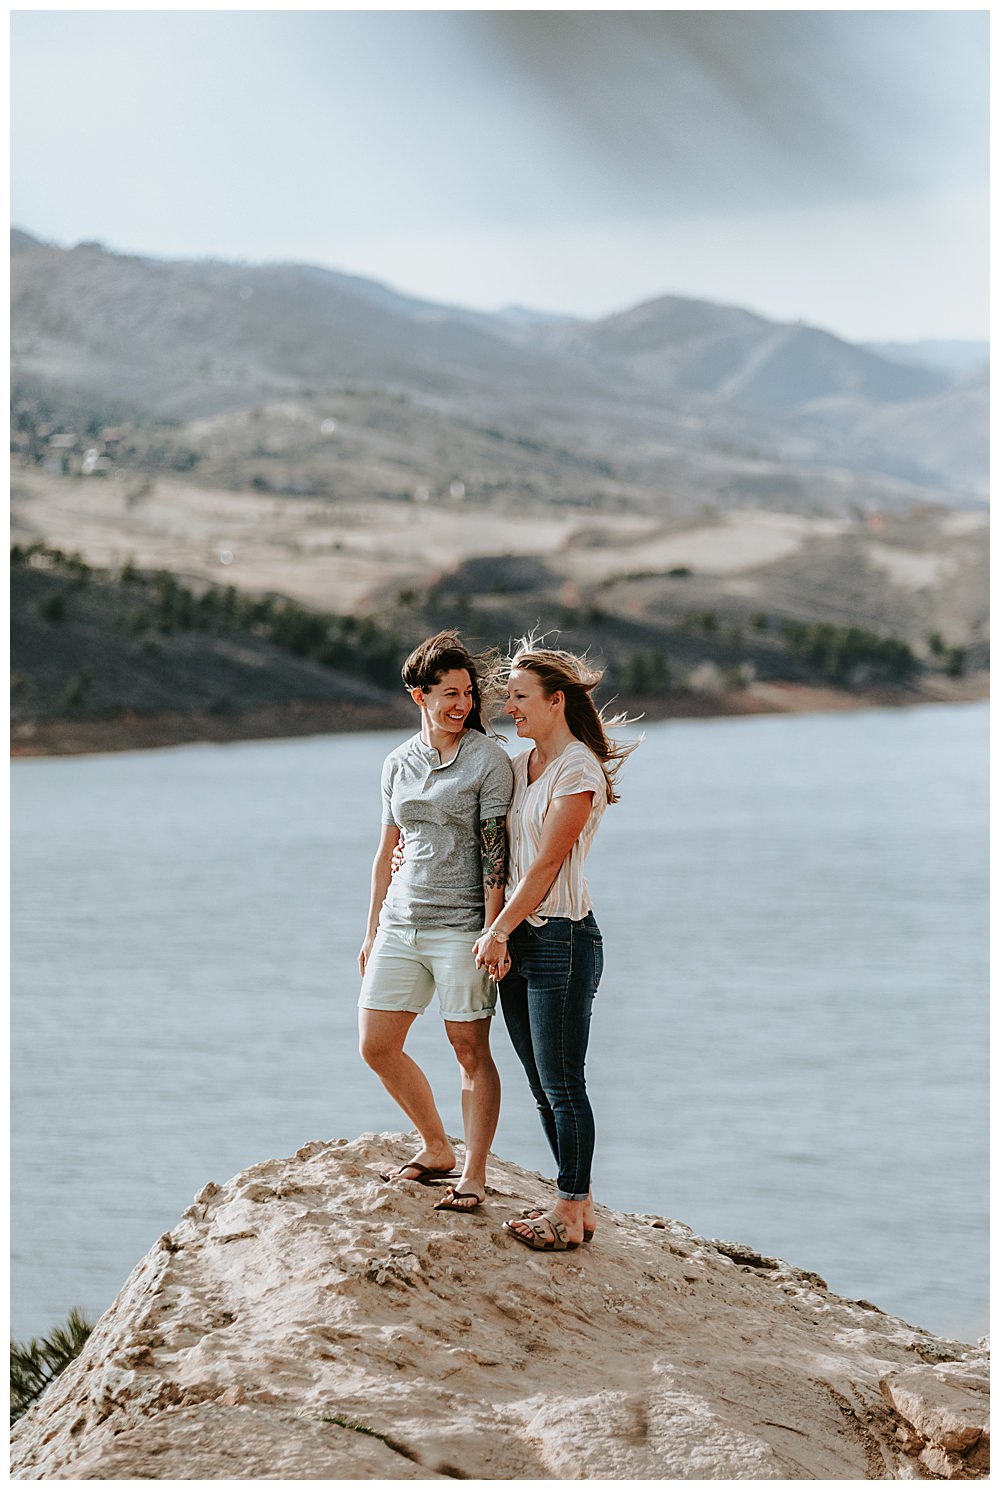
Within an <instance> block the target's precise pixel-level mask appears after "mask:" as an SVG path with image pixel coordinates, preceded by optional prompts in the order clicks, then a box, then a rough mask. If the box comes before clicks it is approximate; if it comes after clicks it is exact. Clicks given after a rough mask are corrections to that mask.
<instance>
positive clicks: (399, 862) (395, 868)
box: [391, 834, 403, 874]
mask: <svg viewBox="0 0 1000 1490" xmlns="http://www.w3.org/2000/svg"><path fill="white" fill-rule="evenodd" d="M391 864H392V873H393V874H398V873H399V871H400V870H401V869H402V867H403V835H402V834H400V835H399V842H398V843H397V844H396V847H395V848H394V849H393V851H392V860H391Z"/></svg>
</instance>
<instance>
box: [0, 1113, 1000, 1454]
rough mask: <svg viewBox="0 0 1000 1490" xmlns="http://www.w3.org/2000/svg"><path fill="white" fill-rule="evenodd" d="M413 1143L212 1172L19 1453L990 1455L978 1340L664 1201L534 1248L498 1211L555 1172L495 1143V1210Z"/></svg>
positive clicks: (18, 1435) (29, 1420) (24, 1434)
mask: <svg viewBox="0 0 1000 1490" xmlns="http://www.w3.org/2000/svg"><path fill="white" fill-rule="evenodd" d="M413 1151H414V1144H413V1140H412V1138H404V1137H402V1136H400V1135H398V1134H382V1135H374V1134H366V1135H363V1136H362V1137H361V1138H359V1139H357V1140H356V1141H354V1142H352V1143H348V1142H347V1141H346V1140H344V1139H340V1140H337V1141H336V1142H332V1143H318V1142H317V1143H311V1144H307V1145H306V1146H305V1147H304V1148H303V1149H300V1150H299V1152H298V1154H296V1155H295V1156H294V1157H293V1158H291V1159H281V1160H277V1159H276V1160H269V1161H267V1162H265V1163H263V1164H258V1165H255V1166H254V1167H253V1168H251V1169H248V1170H246V1171H244V1172H243V1173H242V1174H239V1175H237V1176H236V1177H235V1178H234V1179H232V1180H230V1181H229V1183H228V1184H226V1185H223V1186H221V1187H219V1186H217V1185H214V1184H209V1185H206V1186H205V1187H204V1189H203V1190H202V1191H201V1192H200V1193H199V1195H198V1196H197V1197H196V1199H195V1201H194V1203H193V1204H192V1205H191V1206H189V1207H188V1210H187V1211H186V1212H185V1215H184V1218H183V1219H182V1220H181V1221H180V1222H179V1223H178V1225H177V1226H176V1227H174V1228H173V1230H172V1231H171V1232H170V1233H168V1234H167V1235H166V1236H164V1237H163V1238H161V1240H160V1242H159V1243H158V1244H157V1246H156V1247H154V1248H153V1249H152V1250H151V1251H150V1253H149V1254H148V1255H147V1256H146V1257H145V1258H143V1260H142V1262H141V1263H140V1264H139V1265H138V1267H136V1269H135V1270H134V1271H133V1273H132V1274H131V1276H130V1277H129V1279H128V1280H127V1282H126V1283H125V1286H124V1287H123V1289H122V1291H121V1293H120V1294H119V1296H118V1298H117V1299H116V1300H115V1302H114V1304H113V1305H112V1306H111V1308H110V1309H109V1310H108V1311H107V1313H106V1314H105V1315H104V1316H103V1318H102V1319H101V1320H100V1322H99V1324H98V1326H97V1328H96V1329H95V1331H94V1333H93V1335H92V1336H91V1338H90V1340H89V1341H88V1343H87V1346H86V1348H85V1350H84V1351H83V1353H82V1354H81V1356H80V1357H79V1358H78V1359H77V1360H76V1361H75V1362H74V1363H73V1364H72V1365H71V1366H70V1367H68V1368H67V1370H66V1371H65V1372H64V1373H63V1375H62V1376H61V1377H60V1378H59V1379H58V1380H57V1381H56V1382H54V1383H53V1385H52V1386H51V1387H50V1388H49V1390H48V1391H47V1392H46V1394H45V1395H44V1397H43V1398H42V1399H41V1400H40V1402H39V1403H37V1404H36V1406H35V1407H34V1408H32V1409H31V1411H30V1412H28V1413H27V1414H26V1415H25V1417H24V1418H23V1419H22V1420H21V1422H20V1423H19V1424H18V1425H17V1427H16V1428H15V1431H14V1435H13V1439H14V1460H13V1474H14V1477H15V1478H21V1479H80V1480H87V1479H261V1478H268V1479H436V1478H448V1479H453V1478H471V1479H608V1480H617V1479H679V1480H684V1479H691V1480H699V1479H701V1480H714V1479H743V1480H751V1479H765V1480H766V1479H771V1480H776V1479H845V1480H850V1479H863V1478H885V1479H892V1478H928V1477H933V1476H934V1475H936V1474H942V1475H947V1476H948V1477H952V1476H954V1475H956V1474H960V1475H961V1476H962V1477H968V1478H974V1477H982V1476H984V1475H985V1467H984V1465H983V1463H982V1457H983V1449H984V1445H985V1442H986V1440H985V1438H984V1436H983V1433H982V1424H983V1422H984V1421H985V1419H984V1417H983V1408H984V1404H985V1397H984V1391H985V1383H986V1365H985V1352H984V1351H983V1349H982V1348H980V1347H976V1346H971V1345H962V1344H959V1343H956V1342H953V1341H942V1340H938V1339H936V1338H935V1337H933V1336H931V1335H928V1334H927V1333H926V1332H925V1331H922V1330H920V1329H917V1328H914V1327H913V1326H910V1325H907V1324H905V1323H903V1322H902V1321H901V1320H898V1319H893V1318H891V1317H889V1316H888V1315H885V1314H882V1313H880V1312H879V1311H878V1310H876V1309H874V1308H873V1306H871V1305H870V1304H866V1303H863V1302H852V1301H850V1300H846V1299H842V1298H838V1297H836V1296H835V1295H833V1294H831V1293H830V1292H829V1290H828V1289H827V1288H826V1285H825V1284H824V1283H823V1280H822V1279H821V1278H818V1277H817V1275H816V1274H814V1273H806V1272H803V1271H801V1270H800V1269H797V1268H793V1267H790V1266H789V1265H788V1264H786V1263H782V1262H780V1261H779V1260H777V1259H774V1258H760V1257H757V1256H756V1254H754V1253H753V1252H751V1251H750V1250H749V1249H747V1248H742V1247H740V1246H738V1245H737V1244H734V1243H730V1242H726V1243H719V1244H716V1243H713V1242H709V1241H706V1240H703V1239H702V1238H700V1237H697V1236H695V1235H693V1233H692V1232H691V1231H690V1230H689V1228H687V1227H686V1226H684V1225H682V1224H681V1223H680V1222H677V1221H671V1220H664V1219H662V1218H659V1217H653V1216H644V1215H623V1214H620V1213H618V1212H614V1211H610V1210H606V1209H604V1208H599V1223H598V1231H597V1237H596V1239H595V1240H594V1242H593V1243H591V1244H590V1245H587V1246H583V1247H580V1248H578V1249H577V1250H576V1251H573V1252H567V1253H553V1254H546V1253H540V1254H536V1253H532V1252H530V1251H529V1250H528V1249H527V1248H526V1247H523V1246H521V1245H520V1244H519V1243H518V1242H516V1241H515V1240H514V1239H513V1238H512V1237H510V1236H509V1235H508V1234H506V1233H504V1232H502V1231H501V1230H500V1222H501V1221H502V1220H503V1219H504V1218H505V1217H507V1216H509V1215H512V1214H517V1213H518V1212H519V1211H520V1210H521V1208H522V1207H524V1206H526V1205H528V1204H532V1203H535V1202H537V1201H538V1200H539V1199H541V1200H543V1201H545V1200H547V1199H550V1198H551V1194H552V1192H551V1188H550V1186H549V1185H548V1184H547V1182H545V1181H543V1180H542V1179H541V1177H540V1176H538V1175H534V1174H530V1173H528V1172H527V1171H525V1170H522V1169H519V1168H518V1167H517V1166H516V1165H513V1164H508V1163H504V1162H502V1161H500V1160H496V1161H495V1162H493V1161H491V1165H490V1174H489V1178H490V1183H491V1192H490V1195H489V1197H488V1200H487V1203H486V1205H485V1206H484V1207H483V1208H482V1209H480V1210H479V1211H478V1212H476V1213H475V1214H474V1215H469V1216H462V1215H454V1214H448V1213H436V1212H434V1211H433V1210H432V1208H431V1207H432V1205H433V1203H434V1201H435V1199H436V1198H438V1195H439V1193H440V1192H436V1191H435V1190H433V1189H429V1188H424V1187H420V1186H415V1185H395V1186H388V1185H385V1184H383V1183H382V1182H381V1181H380V1179H379V1177H378V1172H379V1170H380V1169H387V1168H389V1167H390V1166H395V1165H398V1164H400V1163H402V1162H403V1160H404V1159H405V1158H406V1157H407V1156H408V1155H409V1154H410V1153H412V1152H413ZM946 1363H947V1364H946ZM974 1429H975V1430H977V1431H976V1435H975V1437H972V1436H971V1435H972V1433H973V1430H974ZM962 1444H967V1447H966V1448H964V1449H963V1448H962V1447H961V1445H962ZM935 1454H937V1455H940V1456H943V1457H942V1458H941V1461H940V1462H941V1466H942V1467H938V1468H935V1467H934V1466H935V1463H936V1462H937V1461H935V1460H934V1455H935ZM928 1456H929V1457H928Z"/></svg>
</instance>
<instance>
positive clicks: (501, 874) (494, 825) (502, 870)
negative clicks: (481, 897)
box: [481, 817, 507, 890]
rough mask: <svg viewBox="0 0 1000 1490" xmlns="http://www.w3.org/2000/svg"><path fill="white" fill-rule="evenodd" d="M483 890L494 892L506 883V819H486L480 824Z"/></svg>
mask: <svg viewBox="0 0 1000 1490" xmlns="http://www.w3.org/2000/svg"><path fill="white" fill-rule="evenodd" d="M481 829H482V845H483V888H484V889H486V890H495V889H496V887H497V886H498V885H504V884H506V883H507V819H506V818H505V817H488V818H487V819H486V821H485V822H484V823H482V824H481Z"/></svg>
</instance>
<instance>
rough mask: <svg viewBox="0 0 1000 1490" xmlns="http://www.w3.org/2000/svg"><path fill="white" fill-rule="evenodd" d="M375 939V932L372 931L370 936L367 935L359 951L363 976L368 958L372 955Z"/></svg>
mask: <svg viewBox="0 0 1000 1490" xmlns="http://www.w3.org/2000/svg"><path fill="white" fill-rule="evenodd" d="M374 941H375V933H374V932H372V934H371V935H370V936H366V937H365V940H364V943H363V945H362V948H361V951H360V952H359V953H358V967H359V968H360V969H361V976H362V978H363V977H364V975H365V967H366V966H367V963H368V959H369V957H370V956H371V955H372V946H373V944H374Z"/></svg>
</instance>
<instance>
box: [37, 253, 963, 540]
mask: <svg viewBox="0 0 1000 1490" xmlns="http://www.w3.org/2000/svg"><path fill="white" fill-rule="evenodd" d="M11 248H12V258H11V272H12V310H11V338H12V380H13V387H14V395H15V401H16V399H17V398H18V397H19V396H30V397H34V398H42V399H44V400H47V401H48V405H49V406H50V407H51V409H52V410H53V411H54V413H55V417H56V419H57V420H58V419H59V417H60V414H61V412H62V411H63V410H65V411H66V414H65V417H66V418H69V417H70V416H72V417H78V416H79V414H80V413H81V412H86V410H88V409H93V410H94V411H95V412H97V413H98V414H100V415H102V416H104V415H106V416H107V417H108V418H109V419H130V418H131V419H133V420H135V421H137V422H146V423H147V424H148V423H150V422H152V423H162V424H168V425H170V426H172V427H173V428H174V429H175V430H178V429H182V428H183V427H184V426H186V425H188V424H190V423H192V422H193V421H204V420H205V419H211V418H216V417H221V418H222V419H223V420H224V421H226V420H227V418H228V430H229V434H228V435H227V438H226V439H225V440H223V442H222V443H223V444H224V445H227V446H228V452H229V453H228V455H227V458H226V462H225V469H220V470H217V471H215V472H214V474H213V472H212V468H211V466H212V463H211V459H208V460H207V461H206V463H205V465H203V467H202V474H204V475H205V476H206V478H209V479H213V480H215V479H217V480H219V481H220V482H222V483H223V484H229V485H236V486H239V485H241V484H242V483H243V482H244V481H246V480H248V479H251V478H250V477H249V476H248V475H247V471H248V469H249V467H248V462H249V463H250V464H252V462H253V460H254V459H257V457H254V456H253V455H252V450H253V449H254V448H259V447H260V446H261V443H262V442H261V440H260V438H259V435H260V430H259V429H256V430H254V429H251V430H249V431H248V435H247V441H248V443H247V444H246V447H245V448H239V447H240V441H239V440H236V441H235V442H234V440H233V437H232V429H233V427H234V425H233V421H232V416H233V415H235V414H236V413H237V412H238V411H246V410H250V409H252V410H256V411H258V413H259V414H261V415H262V417H263V418H264V420H265V423H266V420H267V411H268V409H270V408H273V407H275V406H278V405H281V406H287V405H288V402H289V400H292V401H295V400H303V399H306V400H310V399H311V400H315V399H317V398H322V397H323V396H327V395H329V396H332V395H343V394H344V393H345V392H350V393H353V394H355V395H358V394H363V396H364V397H365V399H366V401H367V407H368V410H369V414H372V413H377V412H378V411H381V412H382V414H383V415H384V416H385V418H387V419H388V420H389V422H394V423H395V424H397V425H398V424H399V422H400V420H402V421H403V422H404V423H405V422H407V420H408V419H409V420H410V421H411V422H412V423H413V424H414V425H417V426H419V425H420V424H422V423H423V422H425V421H426V420H427V419H433V421H434V422H435V427H436V431H437V441H438V445H439V447H440V448H441V450H442V451H444V450H445V449H447V448H448V447H449V446H450V445H451V446H456V447H458V448H467V447H468V446H469V444H470V431H472V432H473V434H474V432H475V431H482V430H483V429H484V428H485V429H486V430H487V431H489V432H492V435H493V437H496V436H500V437H501V438H502V440H503V441H504V443H505V444H506V445H507V446H508V450H507V451H506V452H505V453H510V452H511V451H514V452H515V453H517V454H519V455H520V456H521V457H523V456H524V454H525V452H527V453H528V455H529V456H530V457H531V459H532V461H533V462H534V464H535V465H536V466H537V468H538V470H539V471H544V468H545V467H546V464H547V463H549V464H551V463H552V461H555V462H556V463H559V462H560V461H561V460H562V459H563V458H564V457H565V458H566V459H567V460H569V461H570V463H571V464H572V463H573V462H575V463H576V464H577V465H578V466H579V465H580V464H581V463H582V465H583V466H584V467H586V468H587V469H588V478H587V480H586V481H584V482H577V483H576V485H577V487H578V488H579V492H580V498H581V500H582V501H583V502H584V503H585V505H595V504H597V505H602V504H604V503H606V502H607V501H622V500H626V501H627V502H628V504H629V505H634V506H636V507H637V508H638V509H644V510H656V511H657V512H664V511H667V512H669V511H677V512H678V513H684V512H689V511H691V510H692V509H693V508H698V507H700V506H705V505H713V504H714V505H715V506H716V507H717V508H719V507H721V508H722V509H724V510H725V509H729V508H732V507H739V506H747V505H749V506H755V505H756V506H767V507H771V508H773V507H779V508H784V509H786V510H800V511H807V512H827V511H844V510H850V509H854V510H857V509H861V510H866V509H870V508H872V507H875V508H879V509H883V508H885V507H898V506H904V507H905V506H909V505H911V504H913V503H920V502H926V501H930V502H932V503H935V504H939V505H950V506H976V505H979V504H980V503H981V502H982V501H983V499H984V497H985V491H986V399H987V372H986V369H985V367H983V366H980V367H978V368H977V367H976V366H975V365H972V366H970V365H969V362H970V359H969V357H968V356H966V357H965V359H964V360H963V358H962V356H961V355H958V356H957V358H956V355H955V353H954V349H952V352H951V353H950V354H943V355H942V357H941V358H940V359H939V362H938V365H932V360H931V357H930V355H929V349H928V348H927V347H926V346H924V347H923V348H922V350H918V351H917V352H916V354H912V353H911V354H910V355H907V354H906V352H905V350H902V349H892V348H890V349H889V350H891V351H892V352H893V355H887V353H886V349H882V350H879V349H877V348H872V347H866V346H862V345H857V344H853V343H850V342H847V341H844V340H842V339H841V338H838V337H836V336H833V335H831V334H830V333H828V332H825V331H823V330H820V329H817V328H815V327H812V326H808V325H804V324H799V323H796V324H784V323H779V322H775V321H772V320H768V319H767V318H765V317H763V316H760V315H756V314H754V313H753V312H752V311H749V310H745V309H742V308H739V307H734V306H727V305H719V304H714V303H709V302H705V301H699V300H692V299H684V298H681V297H677V296H664V297H662V298H659V299H656V300H653V301H649V302H647V303H645V304H642V305H639V306H636V307H634V308H632V309H630V310H627V311H624V312H622V313H620V314H617V315H612V316H608V317H604V318H602V319H598V320H593V321H588V320H582V319H578V318H563V317H551V316H546V315H538V314H536V313H533V312H529V311H525V310H523V309H519V308H511V309H509V310H506V311H501V312H497V313H486V312H475V311H468V310H463V309H458V308H455V307H451V306H447V305H440V304H435V303H432V302H429V301H424V300H420V299H417V298H414V297H411V296H407V295H403V294H400V293H398V292H396V291H394V290H392V289H390V288H388V287H387V286H385V285H382V284H379V283H376V282H375V281H372V280H367V279H363V278H359V277H357V276H352V275H346V274H341V273H337V272H334V271H332V270H327V269H322V268H317V267H314V266H310V265H302V264H262V265H249V264H238V263H223V262H216V261H209V260H196V261H179V260H159V259H153V258H144V257H139V256H135V255H127V254H118V253H111V252H108V251H107V250H105V249H104V248H103V247H102V246H101V245H100V244H98V243H83V244H79V245H77V246H76V247H75V248H72V249H64V248H60V247H55V246H52V245H47V244H44V243H41V242H40V241H39V240H38V239H36V238H34V237H33V236H32V235H30V234H28V233H26V232H24V231H23V230H17V229H15V230H13V232H12V235H11ZM949 361H950V363H951V365H950V366H949V365H948V364H949ZM477 442H478V443H477ZM263 443H264V445H265V446H266V444H267V442H266V440H265V441H264V442H263ZM472 443H473V444H474V445H477V453H478V456H480V457H482V455H483V450H482V449H481V448H479V447H482V445H483V441H482V439H481V438H479V436H475V437H474V438H473V440H472ZM494 443H495V438H494ZM195 444H196V445H197V441H195ZM202 458H203V454H200V455H199V459H202ZM442 458H443V459H444V464H445V465H447V466H449V467H450V465H451V464H454V462H453V461H449V460H448V459H447V458H445V457H444V456H442ZM331 459H332V456H331ZM474 463H475V462H474V461H473V464H474ZM306 464H309V462H308V461H306ZM501 464H502V462H501ZM516 464H517V462H515V465H516ZM291 465H292V466H294V461H293V462H291ZM776 465H780V467H781V470H780V473H775V470H774V467H775V466H776ZM316 466H317V462H316V461H313V462H312V467H313V469H311V470H310V472H309V474H308V479H307V486H306V489H308V490H309V491H316V490H318V489H319V487H318V486H317V484H316V483H317V482H319V483H320V485H321V484H322V481H323V479H324V478H325V477H328V476H329V471H330V470H331V469H332V466H329V465H328V466H324V465H323V462H322V461H320V462H319V468H318V469H316ZM400 474H401V480H402V483H403V486H404V488H405V487H407V486H408V485H409V482H410V479H412V481H414V482H419V481H421V480H424V479H426V473H424V474H423V475H422V474H421V471H420V470H417V469H416V468H414V470H413V471H412V472H411V473H408V474H407V473H404V472H402V471H401V473H400ZM303 479H305V478H303V476H302V473H301V472H300V473H298V475H297V474H296V472H295V471H294V470H292V469H291V468H289V469H288V470H286V471H284V472H282V473H278V482H277V484H276V485H275V486H274V489H275V490H281V489H283V488H282V484H281V483H282V481H283V480H284V481H285V484H286V486H287V489H289V490H290V491H293V492H294V491H295V490H296V480H298V481H299V486H300V488H301V484H302V480H303ZM497 482H499V485H500V487H502V485H503V476H502V472H501V473H500V474H499V475H498V477H497V480H495V481H494V482H493V485H492V494H493V495H494V496H495V495H497ZM515 484H516V478H515ZM541 485H542V486H543V487H544V481H542V483H541ZM570 485H571V486H572V485H573V483H572V482H571V483H570ZM473 498H474V493H471V492H470V499H473Z"/></svg>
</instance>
